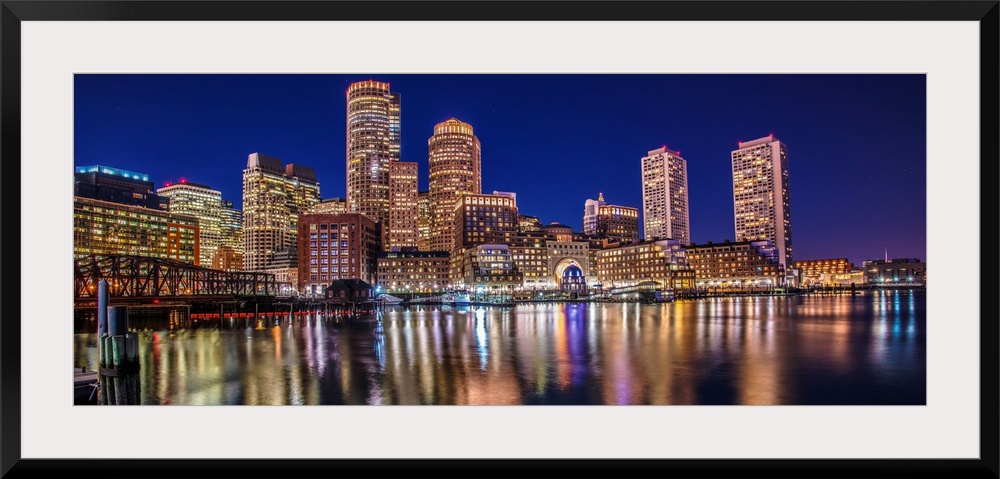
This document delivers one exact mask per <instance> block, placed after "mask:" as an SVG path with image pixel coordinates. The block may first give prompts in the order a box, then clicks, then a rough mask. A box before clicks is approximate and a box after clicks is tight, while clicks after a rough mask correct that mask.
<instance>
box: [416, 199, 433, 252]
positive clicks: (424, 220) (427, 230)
mask: <svg viewBox="0 0 1000 479" xmlns="http://www.w3.org/2000/svg"><path fill="white" fill-rule="evenodd" d="M431 218H432V217H431V193H430V191H421V192H418V193H417V249H418V250H420V251H430V250H431V221H432V219H431Z"/></svg>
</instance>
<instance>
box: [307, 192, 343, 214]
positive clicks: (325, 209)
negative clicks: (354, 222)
mask: <svg viewBox="0 0 1000 479" xmlns="http://www.w3.org/2000/svg"><path fill="white" fill-rule="evenodd" d="M308 213H309V214H313V215H342V214H344V213H347V198H341V197H339V196H337V197H334V198H327V199H325V200H321V201H320V202H319V203H316V204H315V205H313V207H312V208H310V209H309V211H308Z"/></svg>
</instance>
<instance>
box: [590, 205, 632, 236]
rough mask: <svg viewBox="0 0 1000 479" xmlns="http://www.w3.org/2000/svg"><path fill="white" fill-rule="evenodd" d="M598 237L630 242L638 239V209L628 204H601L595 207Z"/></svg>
mask: <svg viewBox="0 0 1000 479" xmlns="http://www.w3.org/2000/svg"><path fill="white" fill-rule="evenodd" d="M595 234H596V236H597V237H598V238H606V239H608V240H610V241H621V242H631V241H635V240H638V239H639V210H638V208H632V207H629V206H618V205H601V206H598V207H597V230H596V233H595Z"/></svg>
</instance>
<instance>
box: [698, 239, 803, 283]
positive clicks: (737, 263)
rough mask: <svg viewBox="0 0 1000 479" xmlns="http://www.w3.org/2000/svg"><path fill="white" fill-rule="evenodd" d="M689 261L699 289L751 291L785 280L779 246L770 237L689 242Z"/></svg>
mask: <svg viewBox="0 0 1000 479" xmlns="http://www.w3.org/2000/svg"><path fill="white" fill-rule="evenodd" d="M687 261H688V265H689V266H691V267H692V268H694V270H695V274H696V286H698V288H699V289H707V290H715V291H741V290H747V291H748V290H755V289H769V288H772V287H776V286H783V285H784V284H785V268H784V267H783V266H781V263H780V260H779V252H778V249H777V248H776V247H775V246H774V245H773V244H772V243H771V242H770V241H768V240H759V241H738V242H735V243H732V242H729V241H728V240H727V241H725V242H723V243H714V244H713V243H712V242H708V243H706V244H703V245H697V244H692V245H688V247H687Z"/></svg>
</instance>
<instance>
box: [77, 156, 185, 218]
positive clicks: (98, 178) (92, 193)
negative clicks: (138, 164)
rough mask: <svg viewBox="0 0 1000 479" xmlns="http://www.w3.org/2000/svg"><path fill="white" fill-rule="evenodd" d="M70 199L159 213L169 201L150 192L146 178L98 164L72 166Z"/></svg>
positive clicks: (151, 185) (150, 184)
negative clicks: (85, 199)
mask: <svg viewBox="0 0 1000 479" xmlns="http://www.w3.org/2000/svg"><path fill="white" fill-rule="evenodd" d="M73 196H79V197H81V198H90V199H94V200H100V201H110V202H112V203H118V204H122V205H132V206H141V207H143V208H152V209H156V210H162V211H167V210H169V206H168V204H167V203H168V202H169V201H170V200H169V199H167V198H164V197H162V196H159V195H157V194H156V192H155V191H153V182H152V181H149V175H147V174H145V173H136V172H134V171H128V170H123V169H121V168H112V167H110V166H102V165H90V166H78V167H76V169H75V173H74V174H73Z"/></svg>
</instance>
